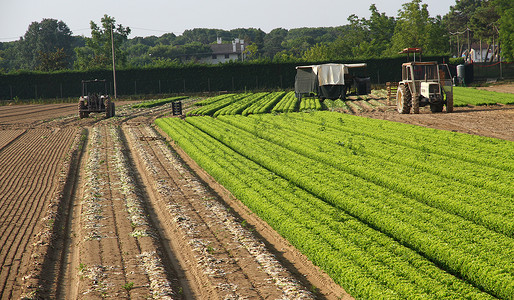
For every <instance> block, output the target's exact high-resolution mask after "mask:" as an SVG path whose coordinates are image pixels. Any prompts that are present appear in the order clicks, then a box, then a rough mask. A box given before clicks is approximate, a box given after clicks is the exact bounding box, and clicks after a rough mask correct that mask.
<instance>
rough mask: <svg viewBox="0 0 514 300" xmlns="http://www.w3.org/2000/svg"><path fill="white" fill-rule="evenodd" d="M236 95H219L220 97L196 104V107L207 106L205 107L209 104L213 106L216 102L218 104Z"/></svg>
mask: <svg viewBox="0 0 514 300" xmlns="http://www.w3.org/2000/svg"><path fill="white" fill-rule="evenodd" d="M234 95H235V94H222V95H218V96H214V97H210V98H207V99H205V100H202V101H198V102H196V103H195V105H196V106H205V105H209V104H212V103H214V102H217V101H220V100H222V99H225V98H228V97H232V96H234Z"/></svg>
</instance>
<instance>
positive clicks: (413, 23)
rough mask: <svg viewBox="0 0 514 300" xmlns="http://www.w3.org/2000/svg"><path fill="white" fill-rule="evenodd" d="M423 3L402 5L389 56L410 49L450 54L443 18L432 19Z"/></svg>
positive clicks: (420, 0)
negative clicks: (418, 48) (416, 48)
mask: <svg viewBox="0 0 514 300" xmlns="http://www.w3.org/2000/svg"><path fill="white" fill-rule="evenodd" d="M421 2H422V0H413V1H411V2H408V3H405V4H403V5H402V7H403V9H402V10H400V11H399V12H398V18H397V20H396V27H395V29H394V35H393V37H392V44H391V47H390V49H389V51H388V52H389V54H396V53H398V52H399V51H400V50H402V49H403V48H408V47H420V48H422V49H423V52H424V53H426V54H432V55H436V54H443V53H447V52H448V50H449V49H448V45H449V38H448V33H447V31H446V30H444V27H443V25H442V20H441V18H440V17H437V18H431V17H430V15H429V13H428V5H427V4H422V3H421Z"/></svg>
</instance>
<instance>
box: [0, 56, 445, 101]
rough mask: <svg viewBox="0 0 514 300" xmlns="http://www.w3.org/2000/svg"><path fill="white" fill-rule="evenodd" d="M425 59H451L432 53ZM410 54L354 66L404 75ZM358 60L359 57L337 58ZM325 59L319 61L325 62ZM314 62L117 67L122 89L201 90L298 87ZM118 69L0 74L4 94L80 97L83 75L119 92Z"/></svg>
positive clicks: (381, 77)
mask: <svg viewBox="0 0 514 300" xmlns="http://www.w3.org/2000/svg"><path fill="white" fill-rule="evenodd" d="M423 60H424V61H429V60H437V61H440V62H442V61H443V60H445V61H448V59H447V58H441V57H436V58H434V57H427V58H423ZM405 61H406V58H405V57H398V58H384V59H369V60H367V61H366V62H367V63H368V67H367V70H366V73H363V70H357V69H354V70H352V71H354V72H358V74H357V75H359V76H365V75H366V76H369V77H371V82H372V83H384V82H387V81H398V80H400V76H401V71H400V65H401V64H402V63H403V62H405ZM333 62H336V63H355V62H361V61H360V60H356V61H349V60H345V61H333ZM320 63H322V62H316V63H315V64H320ZM309 64H310V63H229V64H220V65H212V66H206V65H193V66H183V67H174V68H153V69H122V70H119V71H117V72H116V83H117V94H118V95H141V94H161V93H168V94H169V93H196V92H208V91H243V90H257V89H277V88H278V89H292V88H294V78H295V74H296V70H295V67H296V66H298V65H309ZM112 78H113V75H112V71H110V70H97V71H60V72H52V73H42V72H25V73H19V74H0V100H7V99H14V98H19V99H35V98H36V99H39V98H42V99H45V98H62V97H78V96H80V95H81V93H82V85H81V81H82V80H90V79H106V80H108V81H109V82H108V84H109V88H108V89H109V91H108V92H109V94H111V95H112V94H114V92H113V84H112Z"/></svg>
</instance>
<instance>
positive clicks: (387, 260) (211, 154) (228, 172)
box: [159, 118, 487, 299]
mask: <svg viewBox="0 0 514 300" xmlns="http://www.w3.org/2000/svg"><path fill="white" fill-rule="evenodd" d="M196 120H197V121H204V119H203V118H202V119H196ZM205 121H209V120H205ZM163 122H166V124H167V125H164V126H163V125H162V124H160V123H159V124H160V125H161V126H163V127H164V128H166V126H169V127H170V128H169V130H168V131H167V132H168V133H169V134H170V135H171V136H173V138H174V139H175V140H176V141H177V142H178V143H179V144H180V145H181V146H182V147H184V149H186V151H188V153H189V155H191V156H193V157H194V159H195V160H197V161H198V162H199V163H200V164H201V165H202V167H204V168H205V169H206V170H208V171H209V172H211V173H212V174H213V176H215V177H216V178H217V179H218V180H219V181H220V182H221V183H222V184H224V185H225V186H227V187H228V188H229V189H231V191H232V192H233V193H234V194H235V195H236V196H237V197H238V199H240V200H242V201H243V202H245V204H246V205H248V206H249V207H250V208H251V209H252V210H253V211H254V212H256V213H257V214H258V215H259V216H261V218H263V219H265V220H266V221H267V222H268V223H270V225H272V226H273V227H274V228H275V229H276V230H277V231H279V232H280V233H281V234H282V235H284V236H285V237H286V238H287V239H289V240H290V241H291V242H292V243H293V244H295V246H296V247H298V248H299V249H301V250H302V251H303V252H304V253H305V254H306V255H308V256H309V258H310V259H311V260H313V261H314V262H315V263H316V264H318V265H319V266H321V267H322V268H323V269H324V270H326V271H327V272H328V273H329V274H330V275H331V276H332V277H333V278H334V280H336V282H338V283H339V284H341V285H342V286H343V287H344V288H345V289H347V290H349V291H351V292H352V295H355V296H361V297H365V298H371V299H374V298H377V297H387V298H397V297H400V298H403V297H408V296H411V297H412V296H414V295H416V296H419V297H428V296H429V295H431V294H434V295H435V294H438V295H439V296H440V297H444V296H443V295H445V296H448V297H451V296H450V295H452V294H453V297H457V296H458V295H468V296H470V297H472V296H471V295H475V296H478V295H480V294H481V293H480V291H479V290H477V289H475V288H473V287H471V286H469V285H467V284H465V283H464V282H463V281H460V280H458V279H457V278H455V277H453V276H452V275H451V274H448V273H446V272H444V271H442V270H440V269H438V267H437V266H436V265H434V264H432V263H430V262H429V261H427V260H426V259H424V258H423V257H422V256H419V255H418V254H416V252H414V251H412V250H410V249H408V248H405V247H403V246H401V245H400V244H399V243H397V242H396V241H394V240H392V239H390V238H388V237H387V236H386V235H383V234H381V233H380V232H377V231H375V230H373V229H372V228H369V227H368V226H366V225H365V224H363V223H361V222H359V220H358V219H355V218H353V217H352V216H351V215H348V214H345V213H344V210H340V209H339V208H337V207H332V206H331V205H328V204H327V203H324V202H323V201H321V199H320V198H316V197H313V196H312V195H311V194H309V193H306V192H305V191H303V190H302V189H299V188H297V187H295V186H294V185H291V181H290V179H291V178H282V177H279V176H277V175H275V174H274V173H272V172H270V171H268V170H266V169H264V168H262V167H261V166H259V165H256V164H255V163H253V162H252V161H250V160H248V159H247V158H245V157H243V156H240V155H238V154H237V153H235V152H233V150H232V149H230V148H226V146H225V145H222V144H221V143H219V142H217V141H215V140H213V139H212V138H210V137H209V136H207V135H205V134H203V133H202V132H200V131H198V130H197V129H195V128H194V127H188V126H187V124H181V123H180V122H177V121H172V120H164V121H163ZM209 125H211V126H214V125H215V124H209ZM225 128H227V129H229V127H225ZM216 130H219V128H217V129H216ZM229 130H231V129H229ZM231 131H232V130H231ZM211 134H212V132H211ZM261 146H262V144H261ZM237 150H238V151H240V150H241V148H238V149H237ZM252 151H254V150H252ZM242 153H243V152H242ZM280 153H281V152H280V151H279V152H275V153H274V154H268V155H269V156H270V157H271V159H272V160H273V159H277V156H279V154H280ZM245 154H248V152H246V153H245ZM297 162H298V161H297ZM260 163H262V162H260ZM273 171H274V172H275V173H276V174H278V175H282V176H283V174H281V173H278V172H277V170H273ZM242 175H243V176H242ZM256 199H259V201H255V200H256ZM420 264H421V265H424V266H425V267H424V268H422V269H420V268H419V266H420ZM450 282H452V283H450ZM409 283H412V284H409ZM364 286H367V288H364ZM482 297H487V295H484V294H482Z"/></svg>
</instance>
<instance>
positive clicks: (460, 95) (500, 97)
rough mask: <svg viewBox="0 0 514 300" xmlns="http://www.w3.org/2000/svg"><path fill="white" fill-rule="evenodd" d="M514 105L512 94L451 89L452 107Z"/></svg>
mask: <svg viewBox="0 0 514 300" xmlns="http://www.w3.org/2000/svg"><path fill="white" fill-rule="evenodd" d="M498 103H501V104H514V94H508V93H499V92H493V91H485V90H479V89H474V88H465V87H453V105H454V106H467V105H496V104H498Z"/></svg>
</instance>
